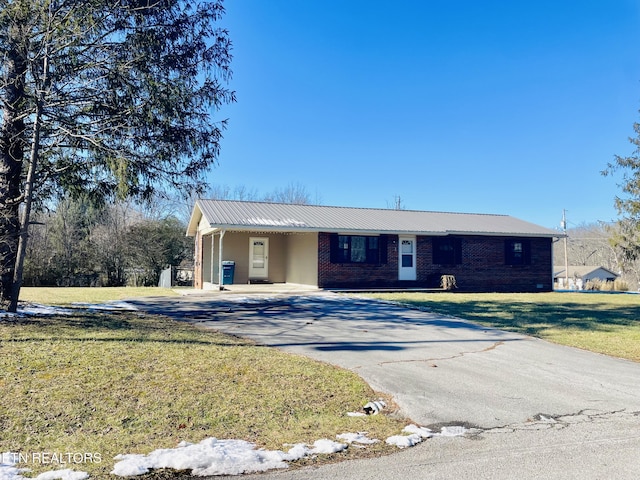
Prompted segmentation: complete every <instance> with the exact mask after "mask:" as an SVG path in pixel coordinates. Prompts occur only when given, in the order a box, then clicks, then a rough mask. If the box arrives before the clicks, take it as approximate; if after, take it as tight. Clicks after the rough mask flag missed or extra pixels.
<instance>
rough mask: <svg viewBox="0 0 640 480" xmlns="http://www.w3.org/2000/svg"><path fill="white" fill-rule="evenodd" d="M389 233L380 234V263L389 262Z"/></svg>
mask: <svg viewBox="0 0 640 480" xmlns="http://www.w3.org/2000/svg"><path fill="white" fill-rule="evenodd" d="M388 245H389V235H380V243H379V246H380V263H381V264H382V265H386V264H387V252H388V251H389V247H388Z"/></svg>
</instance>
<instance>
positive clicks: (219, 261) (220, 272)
mask: <svg viewBox="0 0 640 480" xmlns="http://www.w3.org/2000/svg"><path fill="white" fill-rule="evenodd" d="M226 232H227V231H226V230H221V231H220V240H219V246H218V288H219V289H220V290H223V289H224V287H223V286H222V239H223V238H224V234H225V233H226ZM211 263H212V265H211V268H213V262H211ZM211 279H212V280H213V276H212V277H211Z"/></svg>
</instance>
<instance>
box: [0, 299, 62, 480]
mask: <svg viewBox="0 0 640 480" xmlns="http://www.w3.org/2000/svg"><path fill="white" fill-rule="evenodd" d="M70 314H71V310H68V309H66V308H60V307H51V306H48V305H38V304H36V303H33V304H31V303H30V304H24V305H21V306H20V307H18V311H17V312H16V313H10V312H5V311H0V318H11V317H23V316H34V317H35V316H42V317H46V316H49V315H70ZM0 480H1V477H0Z"/></svg>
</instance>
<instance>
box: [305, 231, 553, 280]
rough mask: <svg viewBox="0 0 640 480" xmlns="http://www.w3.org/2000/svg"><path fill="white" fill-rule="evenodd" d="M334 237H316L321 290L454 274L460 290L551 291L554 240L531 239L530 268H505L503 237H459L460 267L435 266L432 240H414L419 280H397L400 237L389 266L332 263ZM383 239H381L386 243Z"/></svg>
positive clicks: (391, 246)
mask: <svg viewBox="0 0 640 480" xmlns="http://www.w3.org/2000/svg"><path fill="white" fill-rule="evenodd" d="M330 238H331V234H329V233H320V234H319V237H318V243H319V244H318V286H319V287H321V288H332V287H333V288H341V287H344V288H347V287H353V288H374V287H398V288H402V287H405V288H407V287H430V288H437V287H439V286H440V277H441V276H442V275H454V276H455V278H456V283H457V285H458V289H457V291H467V292H483V291H486V292H540V291H550V290H552V287H553V279H552V276H553V275H552V257H551V255H552V248H551V244H552V240H551V239H550V238H530V239H529V240H530V242H531V264H530V265H517V266H512V265H505V240H507V238H505V237H484V236H461V237H460V238H461V239H462V263H461V264H459V265H434V264H433V253H432V243H431V237H425V236H419V237H417V242H416V266H417V280H416V281H415V282H400V281H398V236H397V235H387V236H382V238H387V240H388V243H387V263H386V264H382V265H367V264H335V263H331V245H330ZM382 238H381V240H382Z"/></svg>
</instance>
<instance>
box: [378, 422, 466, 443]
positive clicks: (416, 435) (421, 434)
mask: <svg viewBox="0 0 640 480" xmlns="http://www.w3.org/2000/svg"><path fill="white" fill-rule="evenodd" d="M402 431H403V432H404V433H408V435H394V436H392V437H389V438H387V439H386V440H385V441H386V443H387V444H389V445H395V446H397V447H398V448H407V447H413V446H414V445H417V444H418V443H420V442H422V441H423V440H424V439H425V438H432V437H459V436H462V435H464V434H465V432H466V429H465V428H464V427H459V426H449V427H442V428H441V429H440V433H435V432H433V431H431V430H430V429H428V428H426V427H418V426H417V425H408V426H406V427H405V428H404V429H403V430H402Z"/></svg>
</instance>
